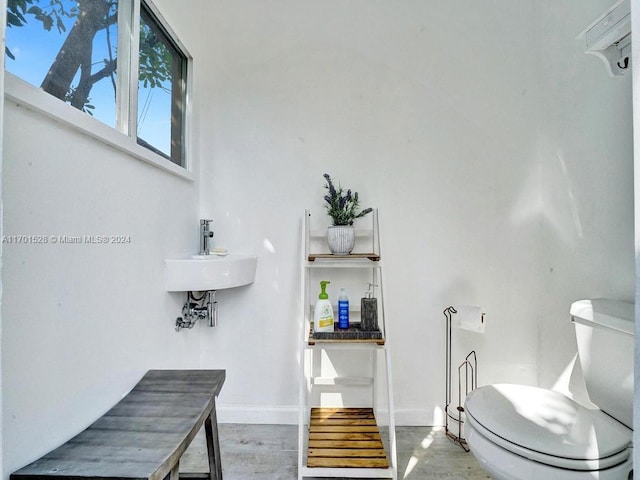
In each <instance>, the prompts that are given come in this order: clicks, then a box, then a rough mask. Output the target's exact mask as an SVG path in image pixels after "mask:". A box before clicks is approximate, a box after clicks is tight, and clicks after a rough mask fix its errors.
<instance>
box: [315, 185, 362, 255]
mask: <svg viewBox="0 0 640 480" xmlns="http://www.w3.org/2000/svg"><path fill="white" fill-rule="evenodd" d="M324 179H325V185H324V187H325V188H326V189H327V194H326V195H325V196H324V201H325V203H326V204H325V207H326V209H327V215H329V217H331V222H332V223H331V226H330V227H329V230H328V232H327V241H328V243H329V250H331V253H333V254H334V255H349V254H350V253H351V251H352V250H353V246H354V244H355V234H354V231H353V222H354V220H355V219H357V218H361V217H364V216H365V215H367V214H368V213H371V212H372V211H373V209H372V208H365V209H364V210H360V202H359V200H358V192H353V193H352V192H351V189H348V190H346V192H345V189H344V188H343V187H342V186H341V185H339V184H338V188H336V187H335V185H334V183H333V181H332V180H331V177H330V176H329V174H328V173H325V174H324Z"/></svg>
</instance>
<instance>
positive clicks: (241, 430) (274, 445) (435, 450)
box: [180, 424, 491, 480]
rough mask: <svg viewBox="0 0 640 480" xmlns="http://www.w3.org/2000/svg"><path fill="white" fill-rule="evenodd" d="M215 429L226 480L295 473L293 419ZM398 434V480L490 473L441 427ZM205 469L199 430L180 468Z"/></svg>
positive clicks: (281, 479) (471, 478)
mask: <svg viewBox="0 0 640 480" xmlns="http://www.w3.org/2000/svg"><path fill="white" fill-rule="evenodd" d="M201 433H202V432H201ZM219 435H220V444H221V455H222V468H223V474H224V479H225V480H296V479H297V478H298V477H297V470H298V468H297V462H298V454H297V448H298V437H297V436H298V427H297V426H296V425H244V424H243V425H240V424H221V425H219ZM396 437H397V450H398V479H399V480H418V479H440V478H442V479H447V480H480V479H483V480H484V479H490V478H491V477H490V476H489V475H488V474H486V473H485V472H484V471H483V470H482V469H481V468H480V466H479V465H478V462H477V461H476V460H475V458H474V457H473V455H472V454H471V453H466V452H465V451H464V450H462V448H460V447H459V446H458V445H456V444H454V443H453V442H451V440H449V439H448V438H447V437H446V436H445V434H444V430H443V429H441V428H435V429H434V428H431V427H397V428H396ZM207 470H208V468H207V463H206V444H205V441H204V436H203V435H201V434H199V435H198V437H196V439H195V440H194V442H193V443H192V445H191V447H190V448H189V450H187V452H186V453H185V454H184V456H183V457H182V462H181V465H180V472H181V473H189V472H206V471H207Z"/></svg>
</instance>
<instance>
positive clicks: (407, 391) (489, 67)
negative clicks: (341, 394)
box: [200, 1, 540, 424]
mask: <svg viewBox="0 0 640 480" xmlns="http://www.w3.org/2000/svg"><path fill="white" fill-rule="evenodd" d="M204 18H206V22H207V25H208V28H207V38H208V42H209V45H210V51H209V52H207V57H206V68H207V70H206V73H205V75H206V76H207V79H208V85H209V86H210V89H209V90H208V95H207V96H206V97H205V98H203V99H202V102H203V107H204V108H203V111H206V112H207V119H206V123H207V128H206V131H203V135H202V148H203V152H202V154H203V157H204V156H205V154H207V157H208V158H207V161H206V162H203V164H202V182H201V187H202V188H201V204H200V205H201V210H202V213H203V215H205V216H210V217H211V218H214V219H215V229H216V231H217V234H216V235H217V236H216V239H217V241H218V242H219V244H220V245H224V246H226V247H228V248H232V249H234V250H236V251H237V250H244V251H254V252H256V253H258V254H259V264H258V274H257V279H256V282H255V284H254V285H253V286H251V287H249V288H247V289H245V290H243V291H237V292H230V293H228V294H227V293H224V292H223V294H221V296H220V302H221V308H222V306H223V307H224V309H225V314H224V318H223V319H222V320H221V322H222V326H221V327H220V328H219V329H217V330H212V331H207V332H204V333H203V335H206V340H205V341H204V343H203V357H204V360H203V361H204V362H205V363H206V362H209V361H210V362H212V363H217V362H219V358H220V357H222V358H224V359H225V362H226V366H227V368H228V369H229V370H228V380H227V384H226V385H225V389H224V392H223V394H222V395H221V398H220V405H221V410H222V412H223V414H222V417H221V418H223V419H235V420H237V419H240V420H242V419H243V418H245V417H242V416H241V415H240V414H239V413H238V412H237V411H236V410H237V408H236V407H239V406H240V407H241V409H242V410H243V413H244V412H246V411H248V410H249V409H251V411H255V410H260V409H261V408H264V409H270V408H271V407H273V406H279V407H282V408H283V409H285V410H286V409H287V407H289V409H290V410H292V407H293V406H294V405H295V404H296V401H297V375H298V370H297V354H296V349H297V341H298V339H297V334H298V329H299V325H300V322H301V318H300V314H299V311H300V310H299V305H298V298H299V289H300V278H299V273H298V271H299V264H300V260H301V253H300V249H299V245H300V224H301V221H302V214H303V209H304V208H307V207H308V208H312V209H314V210H315V211H316V212H317V213H318V214H322V206H321V200H322V196H323V195H324V193H323V188H322V185H323V179H322V174H323V173H324V172H329V173H330V174H331V175H333V176H334V177H335V178H336V179H338V180H339V181H340V182H342V183H343V184H346V185H347V186H349V187H351V188H353V189H355V190H357V191H359V192H360V195H361V198H362V200H363V203H364V206H369V205H372V206H376V207H378V208H379V209H380V222H381V226H382V242H383V247H382V248H383V252H382V254H383V259H384V261H385V268H386V281H387V284H386V285H385V287H386V291H387V293H388V297H387V301H388V314H389V322H390V327H391V329H392V335H393V336H392V341H391V349H392V351H393V362H394V379H395V388H396V406H397V410H398V412H397V413H398V420H399V421H400V423H413V424H415V423H427V424H428V423H433V422H434V421H435V422H438V421H439V417H438V414H437V411H438V409H439V408H440V407H441V406H442V404H443V403H444V325H445V320H444V316H443V314H442V311H443V310H444V308H445V307H447V306H448V305H451V304H456V303H463V304H475V305H482V306H483V307H484V309H485V311H486V313H487V321H488V326H487V332H486V335H485V336H483V337H479V338H474V337H473V336H472V335H468V336H465V335H461V337H460V341H461V344H462V345H461V347H460V351H464V353H465V354H466V352H467V350H468V349H469V348H472V347H475V348H477V349H478V353H479V358H480V364H481V367H480V377H481V378H480V380H481V382H484V383H486V382H488V381H522V382H525V383H536V381H537V369H536V355H537V337H538V334H537V324H536V319H537V313H538V312H537V310H536V309H535V308H530V307H531V302H532V300H533V301H535V299H537V298H538V296H539V295H538V291H539V288H540V284H539V281H538V279H539V277H538V275H539V245H540V242H539V224H540V220H539V217H533V218H530V217H528V216H527V212H528V211H529V209H530V208H534V207H535V206H537V205H539V204H540V187H539V183H540V175H539V166H538V164H537V138H536V135H535V132H536V128H537V119H536V115H537V108H536V105H537V102H538V92H537V86H536V82H535V73H536V70H535V47H536V46H535V44H534V25H533V23H532V21H531V19H532V18H533V10H532V7H531V5H530V4H529V2H526V3H525V2H509V1H490V2H482V3H481V4H480V3H478V2H463V1H454V2H444V3H442V2H441V3H437V2H422V1H408V2H402V3H400V4H398V3H393V2H386V1H374V2H372V1H350V2H342V1H329V2H308V1H307V2H299V1H278V2H270V3H269V4H268V6H267V4H264V3H263V2H258V1H233V2H231V1H219V2H215V3H213V4H212V5H211V6H210V8H209V10H208V11H207V14H206V15H205V16H204ZM209 22H211V24H209ZM203 123H204V122H203ZM363 292H364V286H363V290H362V291H361V292H359V291H355V292H350V293H351V295H352V298H353V299H354V300H356V301H358V299H359V297H360V296H361V294H362V293H363ZM225 297H228V301H226V298H225ZM223 300H224V303H222V302H223ZM267 358H268V359H269V361H265V359H267ZM227 406H233V407H234V408H233V412H230V413H229V416H224V412H225V407H227ZM434 411H435V416H434ZM262 418H263V420H266V421H269V418H271V417H264V416H263V417H262ZM289 419H290V420H291V419H293V420H295V417H294V416H289Z"/></svg>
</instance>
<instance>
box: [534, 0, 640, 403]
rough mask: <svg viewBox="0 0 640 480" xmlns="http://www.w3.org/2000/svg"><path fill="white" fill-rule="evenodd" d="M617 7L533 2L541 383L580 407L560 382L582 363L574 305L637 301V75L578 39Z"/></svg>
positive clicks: (578, 1) (602, 2)
mask: <svg viewBox="0 0 640 480" xmlns="http://www.w3.org/2000/svg"><path fill="white" fill-rule="evenodd" d="M611 3H612V2H610V1H609V0H591V1H588V2H585V1H582V0H575V1H571V2H554V1H551V0H550V1H545V2H536V13H537V16H536V19H537V21H538V25H539V33H538V44H539V64H540V69H539V74H540V91H541V92H542V93H543V94H542V95H541V96H540V107H541V118H542V119H543V121H541V123H540V131H539V142H540V165H541V172H542V175H541V178H542V192H543V193H542V198H543V202H542V204H541V205H540V208H539V209H538V210H537V211H534V212H532V214H533V215H536V216H537V217H538V218H539V219H540V220H541V232H542V235H541V264H540V282H541V284H542V292H541V293H542V295H541V297H540V302H539V305H540V309H539V312H538V313H539V323H540V341H539V346H540V352H539V359H540V384H541V385H543V386H547V387H548V386H554V385H555V386H556V387H557V388H558V389H559V390H563V391H567V390H569V391H571V392H572V393H573V394H575V395H577V396H578V398H580V394H581V389H580V383H579V382H575V381H573V382H572V385H568V383H567V378H566V376H564V377H562V375H561V374H562V373H563V371H564V370H565V369H567V373H569V372H570V371H571V368H570V366H571V364H572V361H573V359H574V357H575V354H576V346H575V340H574V332H573V327H572V326H571V323H570V321H569V317H568V314H567V312H568V309H569V306H570V304H571V302H572V301H574V300H577V299H580V298H597V297H609V298H617V299H622V300H629V301H632V300H633V288H634V261H633V258H634V257H633V255H634V253H633V248H634V247H633V138H632V101H631V100H632V99H631V73H628V74H627V75H625V76H623V77H618V78H610V77H609V75H608V74H607V72H606V70H605V66H604V63H603V62H602V61H601V60H600V59H599V58H596V57H595V56H593V55H585V53H584V40H574V38H575V36H576V35H577V34H579V33H580V32H581V31H582V30H583V29H584V28H586V27H587V26H588V25H589V24H591V22H592V21H593V20H595V19H596V18H597V17H598V16H599V15H600V14H601V13H603V12H604V11H605V10H606V9H607V8H608V7H609V6H610V5H611ZM567 367H569V368H567ZM560 377H562V378H560ZM578 378H579V377H578ZM574 380H575V378H574Z"/></svg>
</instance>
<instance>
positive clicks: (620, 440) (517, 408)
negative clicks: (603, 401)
mask: <svg viewBox="0 0 640 480" xmlns="http://www.w3.org/2000/svg"><path fill="white" fill-rule="evenodd" d="M465 412H466V414H467V421H469V423H470V425H471V426H473V427H475V428H476V429H477V430H478V431H479V433H481V434H483V435H485V436H487V437H491V438H489V439H490V440H492V441H494V442H495V443H497V444H499V445H501V446H502V447H503V448H506V449H508V450H510V451H513V452H514V453H517V454H519V455H522V456H525V457H527V458H530V459H532V460H536V461H540V462H542V463H547V464H550V465H554V466H559V467H562V468H571V469H576V470H599V469H602V468H607V467H609V466H614V465H617V464H619V463H622V462H623V461H625V460H626V458H627V457H628V456H629V451H628V450H627V448H628V447H630V446H631V439H632V431H631V430H630V429H628V428H626V427H625V426H624V425H622V424H621V423H619V422H618V421H616V420H614V419H613V418H611V417H609V416H608V415H607V414H605V413H603V412H602V411H600V410H590V409H587V408H585V407H583V406H582V405H579V404H578V403H576V402H574V401H573V400H571V399H570V398H568V397H566V396H564V395H562V394H561V393H559V392H554V391H551V390H544V389H541V388H536V387H529V386H525V385H506V384H505V385H488V386H486V387H480V388H478V389H476V390H474V391H473V392H471V393H470V394H469V396H468V397H467V400H466V402H465Z"/></svg>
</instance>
